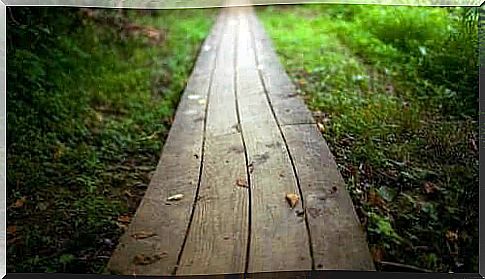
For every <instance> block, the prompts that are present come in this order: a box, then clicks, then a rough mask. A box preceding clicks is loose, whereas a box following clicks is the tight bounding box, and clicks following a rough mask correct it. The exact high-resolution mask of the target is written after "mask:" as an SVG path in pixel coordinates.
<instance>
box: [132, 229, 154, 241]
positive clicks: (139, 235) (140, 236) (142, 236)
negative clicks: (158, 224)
mask: <svg viewBox="0 0 485 279" xmlns="http://www.w3.org/2000/svg"><path fill="white" fill-rule="evenodd" d="M155 235H157V234H156V233H154V232H145V231H139V232H137V233H134V234H132V235H131V237H133V238H134V239H145V238H149V237H152V236H155Z"/></svg>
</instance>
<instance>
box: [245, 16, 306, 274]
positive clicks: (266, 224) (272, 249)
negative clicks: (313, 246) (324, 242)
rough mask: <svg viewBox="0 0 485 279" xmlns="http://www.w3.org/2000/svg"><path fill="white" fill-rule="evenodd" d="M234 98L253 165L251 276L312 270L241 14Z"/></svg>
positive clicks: (293, 186) (287, 170)
mask: <svg viewBox="0 0 485 279" xmlns="http://www.w3.org/2000/svg"><path fill="white" fill-rule="evenodd" d="M240 11H241V12H240V14H239V18H240V27H239V30H238V36H239V38H238V44H237V47H238V49H237V73H236V76H237V78H236V88H237V89H236V92H237V100H238V109H239V113H240V121H241V129H242V134H243V137H244V140H245V143H246V148H247V153H248V157H249V162H250V164H251V165H252V172H251V174H250V181H251V201H252V205H251V225H250V226H251V237H250V250H249V263H248V272H263V271H284V270H304V269H311V257H310V253H309V251H310V249H309V242H308V235H307V231H306V229H305V224H304V220H303V218H301V217H299V216H298V215H297V214H296V211H298V210H300V211H301V210H302V207H301V203H299V204H297V206H296V207H295V208H294V209H291V208H290V207H289V205H288V204H287V202H286V200H285V195H286V193H298V188H297V184H296V180H295V177H294V176H293V172H292V166H291V163H290V160H289V158H288V154H287V152H286V149H285V146H284V143H283V139H282V138H281V135H280V132H279V130H278V127H277V125H276V122H275V120H274V118H273V116H272V114H271V110H270V107H269V104H268V102H267V99H266V96H265V93H264V89H263V86H262V84H261V82H260V79H259V75H258V71H257V68H256V64H255V59H254V55H255V54H254V49H253V48H252V43H251V36H250V33H249V32H250V30H249V25H248V22H247V13H246V12H247V9H243V8H241V9H240Z"/></svg>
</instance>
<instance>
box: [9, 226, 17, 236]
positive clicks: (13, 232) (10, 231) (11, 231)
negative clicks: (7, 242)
mask: <svg viewBox="0 0 485 279" xmlns="http://www.w3.org/2000/svg"><path fill="white" fill-rule="evenodd" d="M16 233H17V226H15V225H12V226H8V227H7V234H12V235H15V234H16Z"/></svg>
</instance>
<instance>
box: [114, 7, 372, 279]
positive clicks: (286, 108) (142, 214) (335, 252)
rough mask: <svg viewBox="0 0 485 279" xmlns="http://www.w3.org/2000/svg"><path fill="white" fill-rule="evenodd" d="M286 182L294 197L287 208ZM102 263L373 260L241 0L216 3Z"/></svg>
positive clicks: (290, 264)
mask: <svg viewBox="0 0 485 279" xmlns="http://www.w3.org/2000/svg"><path fill="white" fill-rule="evenodd" d="M288 193H292V194H296V195H298V196H299V198H300V199H299V201H298V203H297V204H296V205H295V206H294V207H291V206H290V205H289V203H288V201H287V200H286V198H285V196H286V195H287V194H288ZM177 194H182V195H183V198H181V199H179V200H176V201H169V200H168V198H169V197H171V196H173V195H177ZM137 233H139V234H140V233H141V234H149V235H151V236H150V237H146V238H143V239H137V237H136V236H137V235H136V234H137ZM108 267H109V269H110V270H111V271H112V272H113V273H117V274H129V275H132V274H136V275H173V274H175V275H202V274H229V273H256V272H271V271H288V270H312V269H314V270H374V264H373V261H372V258H371V256H370V253H369V249H368V247H367V242H366V238H365V234H364V232H363V230H362V228H361V226H360V223H359V221H358V219H357V216H356V214H355V210H354V207H353V205H352V201H351V199H350V196H349V194H348V192H347V191H346V189H345V184H344V181H343V179H342V177H341V175H340V173H339V171H338V169H337V166H336V163H335V161H334V159H333V156H332V154H331V152H330V150H329V148H328V146H327V144H326V142H325V140H324V139H323V137H322V136H321V134H320V132H319V131H318V129H317V127H316V123H315V120H314V119H313V117H312V115H311V112H310V111H309V110H308V109H307V107H306V106H305V104H304V102H303V100H302V99H301V98H300V97H299V96H298V95H297V94H296V89H295V87H294V85H293V84H292V83H291V81H290V79H289V77H288V76H287V74H286V72H285V71H284V69H283V67H282V66H281V64H280V62H279V60H278V57H277V55H276V53H275V52H274V49H273V47H272V45H271V41H270V39H269V38H268V37H267V35H266V33H265V31H264V29H263V27H262V25H261V23H260V22H259V21H258V19H257V17H256V16H255V14H254V12H253V10H252V8H251V7H237V8H226V9H223V10H222V12H221V14H220V15H219V18H218V20H217V22H216V24H215V25H214V27H213V30H212V32H211V34H210V35H209V36H208V38H207V39H206V41H205V42H204V45H203V46H202V49H201V52H200V54H199V57H198V60H197V62H196V65H195V68H194V71H193V73H192V75H191V77H190V79H189V81H188V84H187V87H186V90H185V92H184V94H183V97H182V99H181V102H180V105H179V107H178V110H177V113H176V117H175V121H174V123H173V126H172V128H171V131H170V134H169V136H168V139H167V141H166V143H165V146H164V148H163V152H162V155H161V158H160V162H159V165H158V166H157V170H156V173H155V175H154V176H153V178H152V181H151V183H150V185H149V188H148V190H147V192H146V194H145V197H144V199H143V201H142V203H141V205H140V207H139V209H138V210H137V213H136V214H135V216H134V217H133V220H132V222H131V224H130V226H129V228H128V230H127V232H126V233H125V235H124V236H123V237H122V238H121V239H120V243H119V245H118V248H117V249H116V251H115V252H114V254H113V256H112V258H111V260H110V262H109V266H108Z"/></svg>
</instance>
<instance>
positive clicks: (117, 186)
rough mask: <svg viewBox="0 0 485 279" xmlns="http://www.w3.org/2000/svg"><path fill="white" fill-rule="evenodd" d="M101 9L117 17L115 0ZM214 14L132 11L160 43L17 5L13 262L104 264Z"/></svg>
mask: <svg viewBox="0 0 485 279" xmlns="http://www.w3.org/2000/svg"><path fill="white" fill-rule="evenodd" d="M101 13H102V15H103V17H105V18H115V19H116V13H117V11H115V10H110V11H108V10H102V11H101ZM60 14H62V15H63V16H59V15H60ZM214 16H215V11H214V10H210V9H209V10H207V9H200V10H173V11H159V12H156V13H153V14H149V13H143V12H142V11H130V12H128V14H127V16H126V18H127V19H128V20H129V21H130V22H131V23H134V24H139V25H143V26H152V27H154V28H156V29H158V30H161V31H160V32H161V34H162V37H163V38H165V39H164V40H163V41H161V42H158V43H151V42H150V41H149V40H148V39H147V38H146V37H144V36H136V35H132V34H131V35H130V34H129V33H126V32H125V30H119V29H116V28H113V27H111V26H109V25H106V24H102V23H99V22H97V23H96V22H94V21H93V20H92V19H90V18H89V17H87V16H82V15H80V14H79V11H78V10H77V9H62V8H43V9H41V8H14V10H13V13H12V15H11V17H9V19H8V24H9V34H8V42H7V43H8V57H7V60H8V67H9V76H8V84H9V89H8V99H7V102H8V103H7V108H8V111H7V115H8V117H7V130H8V151H7V152H8V154H7V156H8V157H7V183H8V204H9V206H10V207H9V209H8V231H9V234H8V246H7V248H8V250H7V253H8V255H9V256H8V262H7V265H8V267H7V268H8V269H7V270H8V271H9V272H70V273H100V272H103V271H104V267H105V265H106V263H107V260H108V258H109V256H110V254H111V252H112V251H113V249H114V248H115V246H116V242H117V240H118V238H119V236H120V235H121V233H122V232H123V226H124V225H125V224H124V222H125V221H126V220H124V219H123V217H122V218H119V217H120V216H125V215H128V216H131V215H132V214H133V213H134V212H135V210H136V208H137V206H138V203H139V201H140V199H141V198H142V197H143V194H144V191H145V189H146V187H147V184H148V183H149V180H150V174H151V172H152V171H153V170H154V169H155V167H156V164H157V161H158V157H159V153H160V151H161V147H162V145H163V141H164V139H165V137H166V135H167V133H168V131H169V128H170V124H171V118H172V116H173V113H174V110H175V108H176V105H177V104H178V100H179V97H180V94H181V92H182V90H183V89H184V87H185V83H186V81H187V78H188V75H189V74H190V71H191V68H192V66H193V64H194V62H195V58H196V55H197V52H198V48H199V46H200V44H201V42H202V40H203V39H204V38H205V37H206V35H207V34H208V31H209V30H210V27H211V25H212V22H213V20H214ZM73 26H75V28H74V27H73ZM39 220H40V221H41V222H39Z"/></svg>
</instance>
